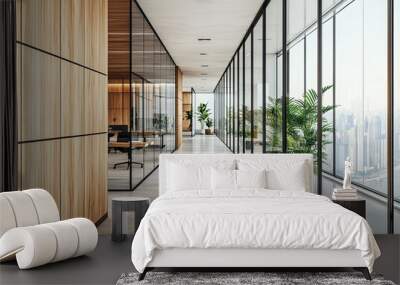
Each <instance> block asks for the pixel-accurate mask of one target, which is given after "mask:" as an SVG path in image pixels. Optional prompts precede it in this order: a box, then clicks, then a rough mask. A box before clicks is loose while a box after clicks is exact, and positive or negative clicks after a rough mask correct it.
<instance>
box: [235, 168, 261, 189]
mask: <svg viewBox="0 0 400 285" xmlns="http://www.w3.org/2000/svg"><path fill="white" fill-rule="evenodd" d="M236 179H237V187H238V188H239V189H240V188H267V171H266V170H265V169H262V170H236Z"/></svg>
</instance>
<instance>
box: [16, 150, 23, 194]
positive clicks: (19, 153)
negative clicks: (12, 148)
mask: <svg viewBox="0 0 400 285" xmlns="http://www.w3.org/2000/svg"><path fill="white" fill-rule="evenodd" d="M17 189H18V190H22V145H21V144H19V145H18V186H17Z"/></svg>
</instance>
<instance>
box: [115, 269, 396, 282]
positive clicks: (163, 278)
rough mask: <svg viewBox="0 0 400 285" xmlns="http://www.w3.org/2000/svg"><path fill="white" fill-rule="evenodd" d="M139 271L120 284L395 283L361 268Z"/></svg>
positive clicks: (124, 276) (125, 276) (126, 275)
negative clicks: (368, 277)
mask: <svg viewBox="0 0 400 285" xmlns="http://www.w3.org/2000/svg"><path fill="white" fill-rule="evenodd" d="M138 276H139V274H138V273H128V274H122V276H121V277H120V278H119V279H118V281H117V285H134V284H135V285H136V284H140V285H145V284H159V285H162V284H172V285H177V284H179V285H183V284H213V285H218V284H221V285H231V284H241V285H242V284H245V285H246V284H268V285H269V284H273V285H275V284H285V285H289V284H328V285H333V284H334V285H336V284H338V285H339V284H340V285H347V284H349V285H350V284H356V285H357V284H374V285H375V284H379V285H395V283H393V282H391V281H387V280H384V279H383V278H382V277H381V276H376V275H373V276H372V277H373V280H372V281H368V280H366V279H365V278H364V276H363V275H362V274H361V273H359V272H318V273H314V272H277V273H275V272H148V273H147V274H146V278H145V279H144V280H142V281H138Z"/></svg>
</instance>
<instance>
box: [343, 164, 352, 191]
mask: <svg viewBox="0 0 400 285" xmlns="http://www.w3.org/2000/svg"><path fill="white" fill-rule="evenodd" d="M351 167H352V162H351V159H350V157H347V158H346V161H345V162H344V179H343V189H351Z"/></svg>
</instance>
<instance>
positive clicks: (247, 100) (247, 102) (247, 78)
mask: <svg viewBox="0 0 400 285" xmlns="http://www.w3.org/2000/svg"><path fill="white" fill-rule="evenodd" d="M244 56H245V59H244V62H245V71H244V84H245V85H244V86H245V89H244V110H243V117H244V128H245V131H244V136H245V152H247V153H250V152H251V149H252V144H251V140H252V138H251V37H250V35H249V37H248V38H247V39H246V42H245V55H244Z"/></svg>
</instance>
